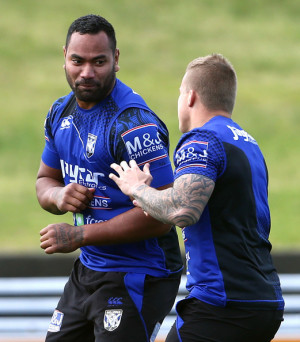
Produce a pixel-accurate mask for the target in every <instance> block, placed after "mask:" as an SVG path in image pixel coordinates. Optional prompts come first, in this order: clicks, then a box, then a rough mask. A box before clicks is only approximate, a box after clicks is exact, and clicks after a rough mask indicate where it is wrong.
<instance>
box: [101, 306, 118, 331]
mask: <svg viewBox="0 0 300 342" xmlns="http://www.w3.org/2000/svg"><path fill="white" fill-rule="evenodd" d="M122 314H123V310H121V309H118V310H115V309H112V310H105V314H104V319H103V324H104V329H105V330H107V331H113V330H115V329H117V328H118V326H119V325H120V323H121V318H122Z"/></svg>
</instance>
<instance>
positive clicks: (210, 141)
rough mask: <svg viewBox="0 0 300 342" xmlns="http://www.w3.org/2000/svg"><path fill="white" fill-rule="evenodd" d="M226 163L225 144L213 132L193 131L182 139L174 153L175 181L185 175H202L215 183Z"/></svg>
mask: <svg viewBox="0 0 300 342" xmlns="http://www.w3.org/2000/svg"><path fill="white" fill-rule="evenodd" d="M225 163H226V155H225V150H224V147H223V144H222V142H221V141H220V140H219V139H218V138H217V137H216V136H215V135H214V134H213V133H212V132H209V131H197V132H193V131H192V132H189V133H187V134H185V135H184V136H183V137H182V138H181V139H180V141H179V143H178V145H177V148H176V151H175V152H174V164H175V179H176V178H179V177H180V176H182V175H184V174H200V175H203V176H206V177H208V178H210V179H212V180H213V181H214V182H215V181H216V180H217V178H218V177H219V176H220V175H221V174H222V172H223V171H224V168H225Z"/></svg>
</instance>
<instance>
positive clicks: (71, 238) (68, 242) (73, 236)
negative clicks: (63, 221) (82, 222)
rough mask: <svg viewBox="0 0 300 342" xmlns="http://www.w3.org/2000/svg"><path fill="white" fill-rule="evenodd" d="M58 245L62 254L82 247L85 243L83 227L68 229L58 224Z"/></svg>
mask: <svg viewBox="0 0 300 342" xmlns="http://www.w3.org/2000/svg"><path fill="white" fill-rule="evenodd" d="M56 237H57V245H58V246H59V247H60V249H61V252H69V251H70V250H74V248H75V249H77V248H78V246H80V245H81V243H82V241H83V238H84V237H83V228H82V227H81V226H76V227H72V228H71V229H66V227H65V226H64V225H59V224H57V228H56Z"/></svg>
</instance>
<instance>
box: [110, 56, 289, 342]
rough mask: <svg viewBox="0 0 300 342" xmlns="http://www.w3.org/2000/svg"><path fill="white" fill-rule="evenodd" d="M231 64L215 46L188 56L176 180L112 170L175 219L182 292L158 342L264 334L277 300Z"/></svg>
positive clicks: (249, 341) (136, 194)
mask: <svg viewBox="0 0 300 342" xmlns="http://www.w3.org/2000/svg"><path fill="white" fill-rule="evenodd" d="M236 84H237V80H236V73H235V71H234V69H233V67H232V65H231V64H230V63H229V61H227V60H226V59H225V58H224V57H223V56H221V55H218V54H213V55H209V56H206V57H200V58H197V59H195V60H194V61H192V62H191V63H190V64H189V65H188V67H187V69H186V73H185V75H184V77H183V80H182V83H181V86H180V95H179V99H178V118H179V127H180V131H181V132H182V133H184V134H183V135H182V137H181V139H180V140H179V143H178V145H177V147H176V150H175V153H174V164H175V181H174V185H173V187H171V188H168V189H165V190H164V191H161V192H158V191H157V190H156V189H153V188H152V187H150V186H149V185H150V184H151V180H152V177H151V173H150V170H149V165H148V164H146V165H145V167H144V172H143V171H141V170H140V169H139V167H138V165H137V164H136V162H135V161H130V163H129V165H128V163H127V162H126V161H122V162H121V164H120V165H116V164H113V165H112V168H113V169H114V170H115V171H116V172H117V173H118V174H119V177H117V176H116V175H115V174H111V175H110V178H111V179H113V180H114V181H115V182H116V183H117V184H118V185H119V187H120V188H121V190H122V191H123V192H124V194H127V195H128V196H130V197H133V198H134V199H135V200H134V204H135V205H136V206H138V207H141V208H142V209H143V210H144V211H145V212H146V213H147V214H149V215H151V216H152V217H154V218H156V219H157V220H160V221H162V222H164V223H165V224H175V225H178V226H179V227H181V228H182V233H183V239H184V244H185V250H186V262H187V271H186V273H187V289H188V291H189V295H188V296H187V298H185V299H184V300H182V301H180V302H179V303H178V304H177V306H176V311H177V314H178V315H177V320H176V323H175V324H174V326H173V327H172V329H171V331H170V333H169V334H168V337H167V339H166V342H179V341H181V342H196V341H197V342H206V341H215V342H220V341H222V342H253V341H255V342H269V341H271V340H272V339H273V337H274V335H275V333H276V332H277V330H278V328H279V326H280V324H281V321H282V319H283V318H282V317H283V308H284V301H283V298H282V293H281V288H280V282H279V278H278V275H277V272H276V270H275V268H274V266H273V262H272V258H271V255H270V251H271V244H270V242H269V240H268V238H269V233H270V212H269V206H268V171H267V167H266V164H265V160H264V157H263V155H262V153H261V150H260V149H259V147H258V144H257V142H256V141H255V139H254V138H253V137H252V136H251V135H250V134H248V133H247V132H246V131H245V130H243V129H242V128H241V127H240V126H239V125H238V124H237V123H236V122H234V121H233V120H232V119H231V114H232V111H233V107H234V102H235V97H236V88H237V85H236Z"/></svg>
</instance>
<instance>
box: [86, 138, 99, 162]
mask: <svg viewBox="0 0 300 342" xmlns="http://www.w3.org/2000/svg"><path fill="white" fill-rule="evenodd" d="M96 141H97V136H96V135H94V134H92V133H89V134H88V139H87V143H86V155H87V157H88V158H91V157H92V156H93V155H94V152H95V145H96Z"/></svg>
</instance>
